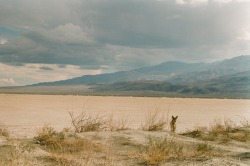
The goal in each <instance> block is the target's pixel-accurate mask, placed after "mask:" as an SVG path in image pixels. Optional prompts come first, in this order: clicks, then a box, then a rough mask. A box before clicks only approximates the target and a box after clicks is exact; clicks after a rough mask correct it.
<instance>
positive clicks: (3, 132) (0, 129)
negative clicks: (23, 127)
mask: <svg viewBox="0 0 250 166" xmlns="http://www.w3.org/2000/svg"><path fill="white" fill-rule="evenodd" d="M9 135H10V133H9V131H8V129H7V127H6V126H5V125H4V124H0V136H5V137H8V136H9Z"/></svg>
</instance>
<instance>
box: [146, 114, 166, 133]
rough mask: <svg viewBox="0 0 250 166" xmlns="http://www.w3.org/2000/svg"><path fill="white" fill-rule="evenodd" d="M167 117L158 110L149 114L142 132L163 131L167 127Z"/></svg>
mask: <svg viewBox="0 0 250 166" xmlns="http://www.w3.org/2000/svg"><path fill="white" fill-rule="evenodd" d="M166 119H167V118H166V117H165V115H164V114H163V113H162V112H160V111H158V110H156V111H151V112H148V115H147V116H146V118H145V122H144V124H142V130H144V131H162V130H164V129H165V127H166V121H167V120H166Z"/></svg>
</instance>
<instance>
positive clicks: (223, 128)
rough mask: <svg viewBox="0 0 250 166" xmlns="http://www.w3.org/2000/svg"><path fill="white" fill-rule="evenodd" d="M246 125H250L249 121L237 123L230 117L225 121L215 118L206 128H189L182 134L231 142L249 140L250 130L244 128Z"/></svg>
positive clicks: (208, 139)
mask: <svg viewBox="0 0 250 166" xmlns="http://www.w3.org/2000/svg"><path fill="white" fill-rule="evenodd" d="M246 127H249V122H248V121H244V122H241V123H240V124H239V125H236V124H235V123H234V122H233V121H232V120H230V119H227V120H224V121H223V122H222V121H221V120H215V121H214V122H213V123H211V124H210V127H209V128H208V129H206V130H201V129H195V130H188V131H187V132H185V133H183V134H182V135H186V136H190V137H193V138H200V139H203V140H207V141H219V142H222V143H226V142H229V141H230V140H236V141H241V142H247V141H250V131H249V130H245V129H244V128H246Z"/></svg>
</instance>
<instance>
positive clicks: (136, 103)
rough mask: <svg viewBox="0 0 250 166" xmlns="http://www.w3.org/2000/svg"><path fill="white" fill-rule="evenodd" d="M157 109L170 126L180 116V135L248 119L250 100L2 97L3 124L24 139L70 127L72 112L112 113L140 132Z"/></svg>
mask: <svg viewBox="0 0 250 166" xmlns="http://www.w3.org/2000/svg"><path fill="white" fill-rule="evenodd" d="M154 110H159V111H161V112H163V113H164V114H165V116H167V117H168V120H167V123H169V121H170V118H171V115H178V116H179V118H178V120H177V132H184V131H186V130H187V129H193V128H195V127H198V126H199V127H200V126H204V127H205V126H206V127H208V126H209V124H210V123H212V122H213V121H214V120H222V121H223V120H224V119H231V120H233V121H234V122H235V123H240V122H241V121H242V120H244V119H247V120H249V119H250V100H244V99H201V98H166V97H160V98H159V97H155V98H152V97H116V96H105V97H104V96H71V95H69V96H67V95H66V96H63V95H19V94H17V95H15V94H0V123H3V124H5V125H6V126H8V127H9V129H10V131H11V133H12V134H14V135H19V136H25V137H32V136H33V135H34V134H35V132H36V129H37V128H41V126H43V125H44V124H48V125H51V126H53V127H55V128H56V129H58V130H59V129H62V128H64V127H70V126H71V121H70V117H69V112H73V113H74V114H78V113H80V112H82V111H85V112H88V113H94V114H104V115H110V114H113V116H114V118H116V119H120V118H124V117H125V118H127V119H128V121H129V127H130V128H132V129H138V128H140V127H141V124H142V123H143V122H144V121H145V117H146V116H147V114H148V112H150V111H154ZM167 130H169V127H168V129H167Z"/></svg>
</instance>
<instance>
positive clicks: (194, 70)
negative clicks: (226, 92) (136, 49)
mask: <svg viewBox="0 0 250 166" xmlns="http://www.w3.org/2000/svg"><path fill="white" fill-rule="evenodd" d="M248 70H250V56H239V57H236V58H233V59H229V60H224V61H220V62H214V63H183V62H176V61H170V62H166V63H162V64H159V65H156V66H150V67H143V68H139V69H135V70H130V71H119V72H115V73H108V74H98V75H85V76H82V77H78V78H73V79H69V80H63V81H56V82H46V83H39V84H36V85H33V86H58V85H83V84H84V85H95V84H112V83H116V82H129V81H140V80H155V81H166V82H170V83H174V84H185V83H190V82H197V81H204V80H210V79H214V78H217V77H220V76H223V75H229V74H235V73H239V72H244V71H248Z"/></svg>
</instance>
